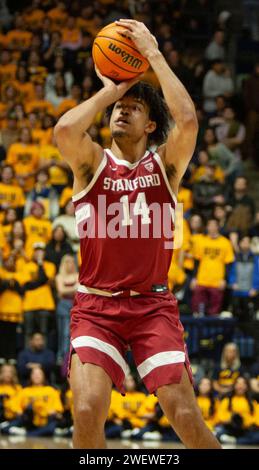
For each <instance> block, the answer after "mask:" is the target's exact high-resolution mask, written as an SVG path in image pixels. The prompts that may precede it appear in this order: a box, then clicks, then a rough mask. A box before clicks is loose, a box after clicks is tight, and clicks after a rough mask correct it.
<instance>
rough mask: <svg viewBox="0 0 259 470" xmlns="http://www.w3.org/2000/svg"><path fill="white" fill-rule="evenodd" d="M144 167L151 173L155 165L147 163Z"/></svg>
mask: <svg viewBox="0 0 259 470" xmlns="http://www.w3.org/2000/svg"><path fill="white" fill-rule="evenodd" d="M144 167H145V168H146V170H147V171H150V173H151V172H152V171H153V170H154V163H153V162H150V163H146V164H145V165H144Z"/></svg>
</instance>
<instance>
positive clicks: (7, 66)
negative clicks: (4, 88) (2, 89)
mask: <svg viewBox="0 0 259 470" xmlns="http://www.w3.org/2000/svg"><path fill="white" fill-rule="evenodd" d="M16 69H17V65H16V64H14V63H12V56H11V53H10V51H9V50H8V49H4V50H2V52H1V54H0V80H1V85H3V83H5V82H8V81H10V80H14V79H15V74H16Z"/></svg>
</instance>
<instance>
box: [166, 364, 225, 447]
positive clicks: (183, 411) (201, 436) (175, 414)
mask: <svg viewBox="0 0 259 470" xmlns="http://www.w3.org/2000/svg"><path fill="white" fill-rule="evenodd" d="M157 397H158V400H159V403H160V405H161V408H162V410H163V411H164V413H165V415H166V417H167V419H168V420H169V422H170V423H171V425H172V427H173V429H174V430H175V432H176V433H177V435H178V436H179V438H180V439H181V441H182V442H183V444H184V445H185V446H186V447H187V448H188V449H218V448H220V444H219V442H218V441H217V439H216V438H215V437H214V435H213V434H212V433H211V431H210V430H209V429H208V427H207V426H206V424H205V422H204V420H203V418H202V415H201V412H200V409H199V408H198V405H197V403H196V399H195V395H194V391H193V387H192V385H191V382H190V379H189V377H188V374H187V371H186V369H185V367H184V371H183V375H182V379H181V382H180V383H179V384H171V385H163V386H162V387H159V388H158V389H157Z"/></svg>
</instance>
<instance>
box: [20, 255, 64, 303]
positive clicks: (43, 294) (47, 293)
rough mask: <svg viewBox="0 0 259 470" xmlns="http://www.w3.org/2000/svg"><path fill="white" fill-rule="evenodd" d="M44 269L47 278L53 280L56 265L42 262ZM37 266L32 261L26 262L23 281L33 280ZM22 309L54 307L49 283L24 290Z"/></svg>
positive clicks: (36, 273) (36, 272) (36, 275)
mask: <svg viewBox="0 0 259 470" xmlns="http://www.w3.org/2000/svg"><path fill="white" fill-rule="evenodd" d="M43 267H44V271H45V273H46V276H47V277H48V279H49V280H53V279H54V277H55V274H56V267H55V265H54V264H53V263H50V262H49V261H44V262H43ZM38 271H39V267H38V265H37V264H36V263H35V262H34V261H30V262H29V263H26V265H25V266H24V269H23V271H22V273H23V279H24V282H29V281H34V280H36V279H37V277H38ZM23 309H24V311H25V312H26V311H30V310H49V311H52V310H54V309H55V302H54V298H53V294H52V290H51V287H50V285H49V284H44V285H43V286H41V287H38V288H36V289H32V290H28V291H26V292H25V295H24V300H23Z"/></svg>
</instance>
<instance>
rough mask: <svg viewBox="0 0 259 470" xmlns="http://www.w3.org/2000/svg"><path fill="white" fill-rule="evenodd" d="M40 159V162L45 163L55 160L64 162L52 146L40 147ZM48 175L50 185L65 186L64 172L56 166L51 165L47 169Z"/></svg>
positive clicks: (65, 176) (66, 178) (56, 149)
mask: <svg viewBox="0 0 259 470" xmlns="http://www.w3.org/2000/svg"><path fill="white" fill-rule="evenodd" d="M40 159H41V161H44V160H45V161H46V162H48V161H49V160H55V161H56V162H61V161H64V160H63V158H62V156H61V154H60V152H59V150H58V148H57V147H55V146H54V145H42V146H41V148H40ZM49 175H50V183H51V184H53V185H56V184H57V185H66V184H67V182H68V177H67V172H66V170H63V169H62V168H60V167H58V166H55V165H52V166H51V167H50V168H49ZM66 189H69V188H66ZM71 191H72V190H71Z"/></svg>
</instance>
